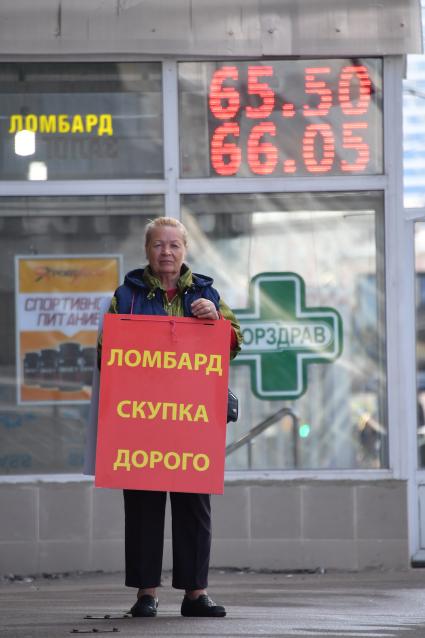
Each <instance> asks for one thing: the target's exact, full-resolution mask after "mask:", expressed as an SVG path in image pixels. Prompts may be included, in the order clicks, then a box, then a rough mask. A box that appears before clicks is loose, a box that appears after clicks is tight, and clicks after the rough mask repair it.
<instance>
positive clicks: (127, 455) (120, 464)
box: [113, 450, 130, 472]
mask: <svg viewBox="0 0 425 638" xmlns="http://www.w3.org/2000/svg"><path fill="white" fill-rule="evenodd" d="M123 456H124V461H122V457H123ZM119 467H125V469H126V470H127V472H129V471H130V450H118V452H117V460H116V461H115V463H114V465H113V468H114V472H115V471H116V470H117V469H118V468H119Z"/></svg>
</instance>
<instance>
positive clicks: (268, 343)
mask: <svg viewBox="0 0 425 638" xmlns="http://www.w3.org/2000/svg"><path fill="white" fill-rule="evenodd" d="M250 302H251V303H250V305H251V309H242V310H235V311H234V312H235V314H236V316H237V318H238V320H239V322H240V324H241V329H242V334H243V346H242V350H241V352H240V354H239V356H238V357H237V359H236V360H235V361H234V363H233V365H249V366H250V368H251V385H252V390H253V392H254V394H256V395H257V396H258V397H259V398H260V399H280V400H282V399H283V400H285V399H296V398H297V397H300V396H301V395H302V394H303V393H304V392H305V391H306V390H307V366H308V365H309V364H311V363H331V362H332V361H335V359H336V358H337V357H339V355H340V354H341V352H342V319H341V317H340V315H339V313H338V312H337V311H336V310H334V309H333V308H324V307H315V308H306V306H305V285H304V280H303V279H302V278H301V277H300V276H299V275H297V274H296V273H292V272H283V273H276V272H274V273H273V272H271V273H267V272H266V273H260V274H258V275H256V276H255V277H253V278H252V280H251V287H250Z"/></svg>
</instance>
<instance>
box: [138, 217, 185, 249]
mask: <svg viewBox="0 0 425 638" xmlns="http://www.w3.org/2000/svg"><path fill="white" fill-rule="evenodd" d="M161 226H171V227H173V228H178V229H179V231H180V232H181V234H182V238H183V243H184V245H185V246H186V247H187V230H186V227H185V226H184V225H183V224H182V223H181V222H179V220H178V219H174V217H156V219H151V220H150V222H149V223H148V224H146V227H145V248H147V247H148V245H149V242H150V240H151V237H152V233H153V231H154V230H156V229H157V228H160V227H161Z"/></svg>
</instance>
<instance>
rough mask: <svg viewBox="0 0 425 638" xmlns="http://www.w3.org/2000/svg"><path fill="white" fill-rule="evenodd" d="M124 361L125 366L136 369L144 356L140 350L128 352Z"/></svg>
mask: <svg viewBox="0 0 425 638" xmlns="http://www.w3.org/2000/svg"><path fill="white" fill-rule="evenodd" d="M132 359H133V360H132ZM124 361H125V365H127V366H129V367H130V368H136V367H137V366H139V365H140V363H141V361H142V355H141V354H140V352H139V351H138V350H127V352H126V353H125V355H124Z"/></svg>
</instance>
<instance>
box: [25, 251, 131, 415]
mask: <svg viewBox="0 0 425 638" xmlns="http://www.w3.org/2000/svg"><path fill="white" fill-rule="evenodd" d="M120 270H121V258H120V256H116V255H111V256H109V255H107V256H105V255H99V256H97V255H96V256H85V255H81V256H80V255H72V256H66V255H65V256H56V255H55V256H50V257H49V256H38V255H35V256H34V255H31V256H18V257H16V260H15V281H16V326H17V329H16V350H17V352H16V361H17V366H16V368H17V393H18V396H17V401H18V404H26V403H37V404H51V403H76V402H79V403H81V402H86V401H88V400H89V399H90V395H91V380H92V374H93V366H94V364H95V361H96V341H97V329H98V323H99V310H100V307H101V304H102V301H103V300H104V299H105V298H110V297H111V296H112V294H113V292H114V290H115V289H116V288H117V286H118V285H119V281H120V274H121V273H120Z"/></svg>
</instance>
